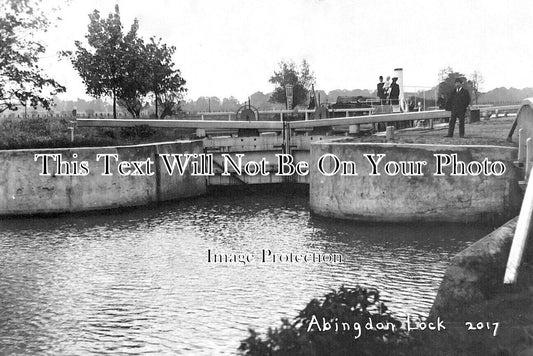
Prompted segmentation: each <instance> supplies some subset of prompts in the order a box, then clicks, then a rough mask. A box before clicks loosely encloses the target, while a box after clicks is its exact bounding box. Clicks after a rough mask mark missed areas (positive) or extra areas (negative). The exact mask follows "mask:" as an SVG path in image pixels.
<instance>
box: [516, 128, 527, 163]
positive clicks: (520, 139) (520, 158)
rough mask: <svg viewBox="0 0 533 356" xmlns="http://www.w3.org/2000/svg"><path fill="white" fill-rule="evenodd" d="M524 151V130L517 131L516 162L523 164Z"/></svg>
mask: <svg viewBox="0 0 533 356" xmlns="http://www.w3.org/2000/svg"><path fill="white" fill-rule="evenodd" d="M525 149H526V135H525V134H524V129H519V130H518V159H517V160H518V162H520V163H524V159H525V156H526V154H525Z"/></svg>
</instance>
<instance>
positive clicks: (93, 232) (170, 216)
mask: <svg viewBox="0 0 533 356" xmlns="http://www.w3.org/2000/svg"><path fill="white" fill-rule="evenodd" d="M307 201H308V199H307V196H306V195H304V194H298V195H282V194H281V193H280V194H277V195H276V194H274V195H272V194H264V193H257V194H255V195H250V196H244V195H241V196H211V197H204V198H200V199H195V200H188V201H183V202H178V203H173V204H167V205H163V206H158V207H151V208H150V209H147V208H144V209H132V210H128V211H122V212H119V211H117V212H112V213H106V214H92V215H91V214H87V215H81V216H80V215H77V216H63V217H54V218H34V219H9V220H3V221H0V305H1V307H0V354H13V353H19V354H34V353H39V354H50V355H59V354H68V355H73V354H125V353H126V354H141V353H149V352H152V353H154V354H176V353H178V354H180V353H182V354H194V355H197V354H234V353H236V349H237V347H238V346H239V343H240V340H242V339H244V338H246V337H247V336H248V332H247V329H248V328H249V327H252V328H255V329H257V330H259V331H261V332H262V331H264V330H265V329H266V328H267V327H268V326H278V325H279V324H280V318H281V317H293V316H295V315H296V314H297V310H300V309H302V308H303V307H304V306H305V305H306V303H307V302H308V301H310V300H311V299H312V298H314V297H320V296H322V295H323V294H325V293H326V292H328V291H329V290H330V289H335V288H338V287H339V286H341V285H342V284H344V285H347V286H351V285H355V284H357V283H360V284H364V285H367V286H374V287H377V288H379V289H380V291H381V292H382V297H383V299H384V300H385V302H386V304H387V305H388V306H389V307H390V309H392V310H393V311H394V312H397V313H400V314H401V313H406V312H410V313H420V314H425V313H427V312H428V311H429V308H430V307H431V302H432V299H433V298H434V296H435V295H436V292H437V289H438V286H439V282H440V278H441V277H442V275H443V273H444V270H445V268H446V265H447V263H448V261H449V260H450V258H451V257H452V256H453V255H454V254H455V253H457V252H458V251H460V250H462V249H463V248H465V247H466V246H467V245H468V244H469V243H471V242H473V241H475V240H477V239H479V238H480V237H482V236H483V235H485V234H486V233H487V232H488V231H490V228H489V227H465V226H453V225H446V226H438V227H429V226H407V225H402V226H392V225H388V226H377V225H375V224H374V225H364V226H361V225H358V224H356V223H353V222H339V221H335V220H330V219H320V218H316V217H311V215H310V212H309V208H308V203H307ZM208 249H212V250H217V251H220V252H221V251H225V252H228V253H229V252H233V253H238V252H245V253H246V252H247V253H258V251H260V250H262V249H271V250H272V251H278V252H300V253H302V252H303V253H305V252H322V253H324V252H325V253H341V254H342V256H343V258H344V261H343V262H342V263H340V264H327V263H315V264H313V263H299V264H298V263H278V264H272V263H268V264H267V263H260V262H259V261H257V262H255V263H251V264H248V265H245V266H243V265H241V264H213V263H211V264H209V263H208V262H207V250H208Z"/></svg>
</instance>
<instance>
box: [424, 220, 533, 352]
mask: <svg viewBox="0 0 533 356" xmlns="http://www.w3.org/2000/svg"><path fill="white" fill-rule="evenodd" d="M517 220H518V217H515V218H513V219H511V220H509V221H507V222H506V223H505V224H503V225H502V226H500V227H499V228H497V229H496V230H494V231H493V232H491V233H490V234H488V235H486V236H485V237H483V238H482V239H480V240H478V241H476V242H475V243H473V244H472V245H470V246H469V247H467V248H466V249H464V250H463V251H461V252H459V253H458V254H457V255H455V256H454V257H453V259H452V260H451V261H450V264H449V265H448V267H447V268H446V272H445V275H444V277H443V279H442V282H441V284H440V287H439V290H438V292H437V296H436V297H435V300H434V302H433V306H432V308H431V311H430V313H429V316H428V320H431V321H435V320H438V318H440V320H444V321H445V322H446V324H447V325H448V327H447V329H446V331H445V332H437V333H436V332H431V331H426V332H423V333H421V334H420V336H421V339H420V340H421V341H423V343H425V344H429V345H433V347H435V349H436V350H438V352H436V353H435V354H436V355H449V354H455V355H472V354H485V355H496V354H508V355H530V354H531V352H533V338H532V337H531V335H533V246H532V245H531V244H529V245H528V247H527V249H526V252H525V254H524V258H523V261H522V265H521V266H520V270H519V274H518V280H517V282H516V283H515V284H513V285H505V284H504V283H503V278H504V274H505V269H506V265H507V260H508V257H509V251H510V249H511V244H512V241H513V237H514V232H515V228H516V223H517ZM469 323H470V324H469ZM496 324H497V325H498V326H497V329H496ZM480 325H481V328H479V326H480Z"/></svg>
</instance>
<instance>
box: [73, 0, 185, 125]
mask: <svg viewBox="0 0 533 356" xmlns="http://www.w3.org/2000/svg"><path fill="white" fill-rule="evenodd" d="M89 19H90V23H89V26H88V34H87V35H86V36H85V37H86V39H87V43H88V45H89V48H85V47H84V46H83V45H82V43H81V42H80V41H76V42H75V45H76V52H75V53H74V54H73V53H72V52H68V51H67V52H64V54H65V55H66V56H68V57H69V58H70V59H71V62H72V64H73V65H74V68H75V69H77V70H78V72H79V74H80V76H81V77H82V79H83V81H84V83H85V85H86V87H87V93H88V94H90V95H93V96H95V97H97V98H99V97H101V96H104V95H105V96H111V97H112V98H113V117H114V118H116V104H117V102H118V103H119V104H120V105H121V106H123V107H125V108H126V109H127V110H128V112H129V113H130V114H132V115H133V116H134V117H139V116H140V112H141V110H142V109H143V108H144V107H146V106H147V105H148V100H147V95H148V94H149V93H150V92H151V93H153V94H154V96H155V106H156V115H158V108H159V106H160V105H162V106H163V112H164V115H162V116H163V117H164V116H166V115H169V114H172V113H173V112H174V110H177V109H179V105H178V103H179V100H181V98H182V95H183V93H184V92H185V91H186V89H185V88H184V85H185V80H184V79H183V78H182V77H181V73H180V71H179V70H178V69H175V68H174V62H173V61H172V55H173V54H174V52H175V50H176V48H175V47H173V46H171V47H169V46H167V45H166V44H163V43H162V42H161V39H159V40H158V41H155V39H154V38H151V39H150V42H149V43H148V44H145V42H144V40H143V39H142V38H140V37H138V35H137V31H138V29H139V24H138V21H137V19H135V20H134V21H133V24H132V25H131V28H130V30H129V32H128V33H127V34H126V35H124V34H123V33H122V23H121V21H120V12H119V8H118V5H117V6H115V12H114V13H111V14H109V16H108V17H107V18H106V19H103V18H101V17H100V13H99V12H98V11H97V10H94V11H93V13H92V14H90V15H89Z"/></svg>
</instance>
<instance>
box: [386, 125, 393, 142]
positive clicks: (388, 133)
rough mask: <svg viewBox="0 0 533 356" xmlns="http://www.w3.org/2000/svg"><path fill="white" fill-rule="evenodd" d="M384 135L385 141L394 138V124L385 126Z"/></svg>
mask: <svg viewBox="0 0 533 356" xmlns="http://www.w3.org/2000/svg"><path fill="white" fill-rule="evenodd" d="M385 137H386V138H387V141H389V140H392V139H394V126H387V129H386V131H385Z"/></svg>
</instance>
